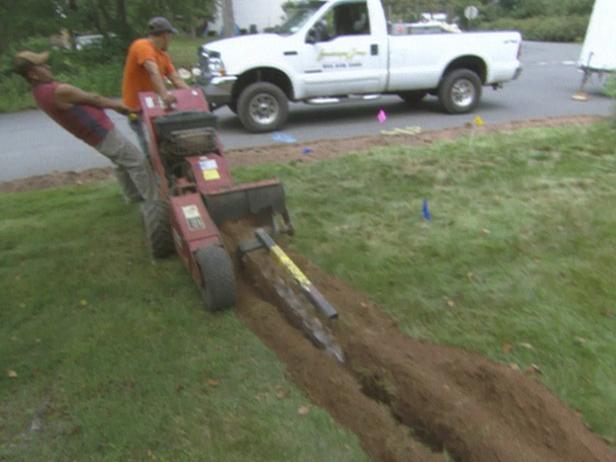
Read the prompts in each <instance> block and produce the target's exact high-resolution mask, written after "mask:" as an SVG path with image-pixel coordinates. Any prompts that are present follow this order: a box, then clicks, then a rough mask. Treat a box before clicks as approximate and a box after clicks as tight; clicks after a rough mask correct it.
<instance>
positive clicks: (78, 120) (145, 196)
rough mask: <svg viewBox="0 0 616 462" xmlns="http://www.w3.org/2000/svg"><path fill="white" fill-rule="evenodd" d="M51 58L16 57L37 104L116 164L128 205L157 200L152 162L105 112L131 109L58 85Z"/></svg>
mask: <svg viewBox="0 0 616 462" xmlns="http://www.w3.org/2000/svg"><path fill="white" fill-rule="evenodd" d="M48 58H49V53H34V52H31V51H22V52H21V53H18V54H17V55H15V57H14V58H13V69H14V70H15V72H16V73H17V74H19V75H21V76H22V77H23V78H24V79H26V80H27V81H28V83H29V84H30V85H31V87H32V95H33V96H34V99H35V100H36V103H37V105H38V106H39V107H40V108H41V109H42V110H43V111H45V113H47V115H49V117H51V118H52V119H53V120H54V121H55V122H56V123H58V124H59V125H60V126H61V127H63V128H64V129H65V130H67V131H68V132H70V133H72V134H73V135H74V136H76V137H77V138H79V139H81V140H83V141H84V142H85V143H87V144H89V145H90V146H92V147H93V148H94V149H96V150H97V151H98V152H100V153H101V154H102V155H104V156H105V157H107V158H108V159H110V160H111V161H112V162H113V163H114V164H115V166H116V176H117V178H118V181H119V183H120V186H121V188H122V192H123V193H124V197H125V199H126V200H127V202H141V201H156V200H158V198H159V195H158V187H157V183H156V178H155V176H154V173H153V172H152V169H151V167H150V163H149V161H148V160H147V159H146V158H145V157H144V155H143V153H142V152H141V150H140V149H139V148H138V147H137V146H135V145H134V144H133V143H132V142H131V141H130V140H129V139H127V138H126V137H125V136H124V135H123V134H122V133H121V132H120V131H119V130H118V129H117V128H116V127H115V126H114V124H113V122H112V121H111V119H110V118H109V116H107V114H106V113H105V111H104V109H112V110H114V111H116V112H119V113H120V114H128V113H129V112H130V110H129V109H128V107H126V106H125V105H124V104H123V103H122V102H120V101H115V100H112V99H110V98H106V97H104V96H101V95H97V94H95V93H89V92H86V91H83V90H81V89H79V88H77V87H74V86H73V85H69V84H67V83H62V82H57V81H56V80H55V79H54V76H53V73H52V71H51V68H50V67H49V66H48V65H47V60H48Z"/></svg>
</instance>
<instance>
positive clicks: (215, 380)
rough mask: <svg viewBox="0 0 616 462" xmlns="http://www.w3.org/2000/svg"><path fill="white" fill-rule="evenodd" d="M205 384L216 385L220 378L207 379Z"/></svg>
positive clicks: (218, 383)
mask: <svg viewBox="0 0 616 462" xmlns="http://www.w3.org/2000/svg"><path fill="white" fill-rule="evenodd" d="M207 384H208V385H209V386H210V387H217V386H218V385H220V380H217V379H209V380H208V381H207Z"/></svg>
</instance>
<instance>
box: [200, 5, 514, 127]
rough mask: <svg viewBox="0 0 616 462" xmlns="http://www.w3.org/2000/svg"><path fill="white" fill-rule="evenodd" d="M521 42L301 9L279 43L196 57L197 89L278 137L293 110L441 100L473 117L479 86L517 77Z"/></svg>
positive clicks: (246, 39)
mask: <svg viewBox="0 0 616 462" xmlns="http://www.w3.org/2000/svg"><path fill="white" fill-rule="evenodd" d="M521 45H522V37H521V35H520V34H519V33H518V32H479V33H434V34H420V35H413V34H411V35H392V34H390V31H389V27H388V22H387V19H386V17H385V13H384V10H383V5H382V4H381V1H380V0H327V1H309V2H306V3H302V4H299V5H298V7H297V9H296V10H295V11H294V12H293V13H292V14H291V15H290V16H289V18H288V20H287V21H286V22H285V23H284V24H283V25H282V26H281V27H280V28H278V29H277V33H273V34H260V35H245V36H240V37H234V38H230V39H225V40H219V41H214V42H210V43H207V44H205V45H203V46H201V47H200V49H199V59H200V67H201V77H200V83H201V84H202V85H203V88H204V91H205V94H206V96H207V98H208V101H209V102H210V103H211V104H212V105H213V106H214V107H220V106H223V105H227V106H229V108H230V109H231V110H232V111H233V112H235V113H236V114H237V115H238V116H239V118H240V120H241V122H242V124H243V125H244V127H245V128H246V129H247V130H249V131H252V132H267V131H272V130H276V129H279V128H280V127H282V126H283V125H284V123H285V122H286V120H287V117H288V112H289V101H304V102H316V101H324V100H325V101H328V100H333V99H338V100H339V99H340V98H344V97H347V96H355V95H375V94H396V95H399V96H400V97H401V98H402V99H403V100H404V101H406V102H408V103H409V104H413V103H417V102H418V101H419V100H421V99H422V98H424V97H425V96H426V95H427V94H432V95H437V96H438V98H439V100H440V103H441V105H442V106H443V108H444V110H445V111H446V112H448V113H453V114H456V113H465V112H470V111H472V110H474V109H475V107H476V106H477V105H478V104H479V101H480V98H481V90H482V86H484V85H489V86H492V87H493V88H495V89H496V88H499V87H500V86H501V85H502V84H503V83H504V82H507V81H509V80H512V79H515V78H517V77H518V76H519V74H520V72H521V65H520V61H519V56H520V50H521Z"/></svg>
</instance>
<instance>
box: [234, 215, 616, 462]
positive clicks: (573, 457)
mask: <svg viewBox="0 0 616 462" xmlns="http://www.w3.org/2000/svg"><path fill="white" fill-rule="evenodd" d="M223 231H224V233H225V236H226V244H227V245H228V246H229V247H230V248H235V247H236V245H237V242H238V240H241V239H247V238H250V237H251V231H250V226H249V225H247V224H245V223H235V224H226V225H225V227H224V230H223ZM290 256H291V258H292V259H293V260H294V261H295V262H296V263H297V264H298V266H300V268H301V269H302V270H303V271H304V272H305V273H306V274H307V276H308V277H309V279H310V280H311V281H312V282H313V283H314V284H315V285H316V287H318V288H319V290H320V291H321V292H322V293H323V294H324V295H325V297H326V298H327V299H328V300H329V301H330V302H331V303H332V304H333V305H334V306H335V307H336V309H337V310H338V312H339V319H337V320H327V319H324V318H323V317H322V316H318V318H319V321H320V322H321V323H322V324H323V325H324V328H325V329H327V330H328V332H331V333H332V335H333V338H334V340H335V341H336V342H337V343H338V344H339V345H340V346H341V347H342V350H343V352H344V355H345V359H344V362H343V363H341V362H340V361H337V360H336V359H334V357H333V356H332V355H327V354H326V353H325V352H324V351H323V350H322V349H321V350H320V349H318V348H315V345H314V342H313V341H311V340H310V337H309V336H307V335H305V334H304V333H303V332H302V330H301V329H298V328H297V327H293V324H294V325H295V326H297V324H298V323H297V322H295V323H289V322H288V321H289V316H288V308H285V307H284V306H283V304H282V303H281V302H280V297H277V296H275V295H273V292H274V291H273V290H272V285H273V284H272V281H275V280H276V279H285V278H286V276H284V274H286V272H285V271H284V270H283V269H282V268H281V267H280V266H279V265H278V264H277V263H276V262H275V261H274V260H273V259H272V257H271V254H268V253H267V252H266V251H265V250H257V251H254V252H251V253H250V254H248V255H247V256H246V257H244V260H243V264H242V265H239V264H238V262H236V267H237V268H240V267H242V268H243V271H241V272H240V271H239V270H238V280H239V281H240V283H239V300H238V303H237V305H236V309H237V312H238V314H239V316H240V318H241V319H242V320H243V321H244V322H245V323H246V324H247V325H248V326H249V327H250V329H251V330H253V331H254V332H255V333H256V334H257V335H258V336H259V337H260V338H261V339H262V341H263V342H264V343H265V344H266V345H268V346H269V347H270V348H271V349H272V350H274V351H275V352H276V354H277V355H278V357H279V358H280V360H281V361H283V362H284V363H285V364H286V367H287V374H288V375H289V377H290V378H291V379H292V380H293V381H294V382H295V383H296V384H297V385H298V386H299V387H300V388H302V389H303V390H305V391H306V392H307V393H308V395H309V396H310V397H311V399H312V400H313V401H314V402H315V403H316V404H317V405H319V406H321V407H323V408H324V409H327V411H328V412H329V413H330V414H331V415H332V416H333V417H334V419H336V420H337V421H338V422H339V423H340V424H341V425H343V426H345V427H347V428H348V429H349V430H351V431H353V432H354V433H355V434H356V435H357V436H358V438H359V440H360V442H361V444H362V446H363V447H364V449H365V450H366V452H367V453H368V454H369V455H370V457H371V458H372V459H373V460H375V461H377V462H385V461H387V462H390V461H391V462H402V461H413V462H423V461H440V462H449V461H452V460H454V461H457V462H517V461H519V462H535V461H536V462H539V461H541V462H582V461H584V462H610V461H611V462H616V454H614V453H613V452H612V451H611V449H610V448H609V446H608V445H607V444H606V443H605V442H604V441H603V440H602V439H600V438H599V437H597V436H596V435H594V434H593V433H592V432H590V431H589V430H588V428H587V427H586V426H585V424H584V422H583V421H582V420H581V418H580V416H579V415H578V414H576V413H575V412H573V411H572V410H570V409H568V408H567V406H566V405H565V404H563V403H562V402H561V401H560V400H559V399H558V398H557V397H555V396H554V395H553V394H552V393H551V392H550V391H549V390H548V389H547V388H546V387H545V386H544V385H542V384H541V383H540V381H539V380H538V378H537V377H536V375H535V373H534V372H533V371H520V370H515V369H512V368H510V367H507V366H503V365H500V364H497V363H495V362H493V361H490V360H488V359H486V358H484V357H482V356H479V355H477V354H475V353H471V352H467V351H463V350H459V349H454V348H448V347H443V346H438V345H433V344H429V343H424V342H419V341H416V340H413V339H412V338H410V337H408V336H407V335H405V334H404V333H403V332H402V331H401V330H400V329H399V328H398V327H397V326H396V324H395V322H394V321H393V320H392V319H391V318H389V317H388V316H387V315H385V314H384V313H383V312H382V311H381V310H379V308H378V307H377V306H375V305H374V304H373V303H372V302H371V301H370V300H369V299H368V297H366V296H365V295H363V294H361V293H357V292H356V291H354V290H352V289H351V288H349V287H348V286H347V285H346V284H345V283H344V282H342V281H340V280H337V279H335V278H332V277H331V276H330V275H328V274H326V273H325V272H324V271H322V270H321V269H319V268H318V267H317V266H315V265H314V264H312V263H311V262H310V261H308V260H306V259H305V258H303V257H302V256H301V255H293V254H291V255H290ZM286 279H287V280H288V278H286ZM299 293H300V292H299V291H297V294H299ZM290 298H291V299H293V300H292V302H291V303H289V305H291V306H297V304H298V303H301V302H298V300H299V298H303V296H302V295H298V298H297V299H295V298H294V296H290ZM303 300H304V302H303V303H305V304H306V305H308V306H310V305H309V304H308V302H306V301H305V300H306V299H305V298H303ZM313 313H314V314H313V316H317V314H316V311H314V310H313ZM292 318H293V316H292Z"/></svg>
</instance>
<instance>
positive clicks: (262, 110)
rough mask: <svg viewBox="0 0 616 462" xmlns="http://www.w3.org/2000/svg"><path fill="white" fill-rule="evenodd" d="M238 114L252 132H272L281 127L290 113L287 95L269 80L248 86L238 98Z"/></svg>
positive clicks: (243, 123)
mask: <svg viewBox="0 0 616 462" xmlns="http://www.w3.org/2000/svg"><path fill="white" fill-rule="evenodd" d="M237 114H238V116H239V118H240V121H241V122H242V125H244V127H245V128H246V129H247V130H248V131H251V132H255V133H263V132H271V131H274V130H276V129H278V128H280V127H281V126H282V125H284V123H285V122H286V121H287V117H288V115H289V101H288V100H287V95H285V94H284V92H283V91H282V90H281V89H280V88H278V87H277V86H276V85H274V84H271V83H269V82H256V83H253V84H252V85H249V86H247V87H246V88H245V89H244V90H243V91H242V93H241V94H240V97H239V98H238V100H237Z"/></svg>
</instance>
